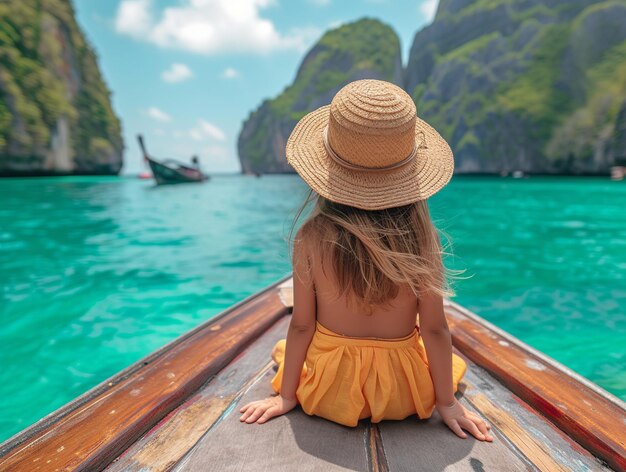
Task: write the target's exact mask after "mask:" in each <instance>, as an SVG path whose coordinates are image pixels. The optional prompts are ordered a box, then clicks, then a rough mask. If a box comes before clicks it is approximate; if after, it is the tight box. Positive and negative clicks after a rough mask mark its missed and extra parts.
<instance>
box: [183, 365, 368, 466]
mask: <svg viewBox="0 0 626 472" xmlns="http://www.w3.org/2000/svg"><path fill="white" fill-rule="evenodd" d="M273 374H274V372H273V370H271V369H270V370H268V371H267V373H266V375H264V376H263V377H261V378H260V380H259V381H258V382H257V383H256V384H255V385H254V386H253V387H252V388H251V389H250V390H249V391H248V392H246V393H245V394H244V395H243V396H242V398H241V399H240V400H239V401H237V403H236V405H235V406H234V407H233V408H232V410H229V412H228V413H227V414H226V415H225V416H224V417H223V418H222V419H221V420H220V421H219V423H217V424H216V425H215V426H214V427H213V429H211V430H210V431H209V432H208V434H206V435H205V436H203V437H202V439H201V440H200V441H199V442H198V443H197V444H196V446H195V447H194V448H193V449H192V450H191V451H190V452H189V453H188V454H187V455H186V456H185V457H184V458H183V459H182V460H181V461H180V463H179V464H178V465H177V466H176V467H174V469H173V470H175V471H178V472H181V471H189V472H196V471H199V470H201V471H205V472H211V471H219V472H226V471H239V472H245V471H255V472H256V471H260V470H268V471H269V470H271V471H276V472H279V471H294V470H297V471H298V472H307V471H312V472H318V471H324V472H333V471H347V470H357V471H367V470H368V469H369V465H368V460H367V457H368V454H367V452H366V448H367V444H368V442H369V437H368V432H367V428H366V421H361V422H360V423H359V425H358V426H357V427H355V428H349V427H346V426H341V425H339V424H336V423H333V422H330V421H327V420H325V419H322V418H319V417H315V416H308V415H306V414H305V413H304V412H303V411H302V410H301V409H300V407H296V409H295V410H293V411H291V412H289V413H288V414H287V415H284V416H279V417H277V418H273V419H271V420H270V421H268V422H267V423H265V424H246V423H242V422H240V421H239V417H240V416H241V415H240V413H239V408H240V406H241V405H244V404H246V403H248V402H250V401H254V400H257V399H260V398H264V397H265V396H267V395H270V394H271V393H272V389H271V386H270V379H271V376H272V375H273Z"/></svg>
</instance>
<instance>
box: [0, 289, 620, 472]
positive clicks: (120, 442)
mask: <svg viewBox="0 0 626 472" xmlns="http://www.w3.org/2000/svg"><path fill="white" fill-rule="evenodd" d="M290 282H291V281H290V279H285V280H283V281H280V282H279V283H276V284H274V285H272V286H270V287H268V288H267V289H265V290H263V291H262V292H260V293H258V294H256V295H254V296H252V297H250V298H248V299H247V300H244V301H243V302H241V303H239V304H237V305H235V306H234V307H232V308H230V309H228V310H227V311H225V312H224V313H222V314H221V315H219V316H217V317H216V318H213V319H212V320H210V321H208V322H206V323H204V324H203V325H201V326H199V327H197V328H196V329H194V330H192V331H190V332H189V333H187V334H185V335H183V336H181V337H180V338H178V339H176V340H175V341H173V342H171V343H170V344H168V345H166V346H164V347H163V348H161V349H159V350H158V351H156V352H155V353H153V354H151V355H149V356H148V357H146V358H145V359H142V360H141V361H139V362H137V363H135V364H133V365H132V366H130V367H129V368H127V369H125V370H124V371H122V372H120V373H119V374H117V375H115V376H113V377H111V378H110V379H108V380H106V381H104V382H103V383H101V384H100V385H98V386H97V387H95V388H94V389H92V390H90V391H89V392H87V393H85V394H84V395H82V396H81V397H79V398H77V399H76V400H74V401H72V402H70V403H69V404H67V405H66V406H64V407H62V408H61V409H60V410H58V411H56V412H54V413H52V414H51V415H49V416H48V417H46V418H44V419H42V420H41V421H39V422H38V423H36V424H35V425H33V426H31V427H29V428H27V429H26V430H24V431H23V432H21V433H19V434H17V435H16V436H14V437H13V438H11V439H9V440H8V441H7V442H5V443H4V444H2V445H0V470H2V471H52V470H89V471H91V470H106V471H108V472H114V471H164V470H176V471H194V472H195V471H230V470H237V471H257V470H272V471H296V470H297V471H318V470H319V471H324V472H325V471H340V470H341V471H346V470H353V471H413V470H420V471H430V470H432V471H442V470H444V469H445V470H463V471H466V470H468V471H469V470H472V471H483V470H484V471H490V470H493V471H520V470H542V471H569V470H576V471H578V470H581V471H582V470H590V471H607V470H626V405H625V404H624V403H623V402H622V401H620V400H619V399H617V398H616V397H614V396H612V395H610V394H609V393H607V392H606V391H604V390H602V389H601V388H599V387H598V386H596V385H594V384H592V383H591V382H589V381H587V380H585V379H584V378H582V377H580V376H579V375H577V374H575V373H574V372H572V371H571V370H569V369H567V368H566V367H564V366H563V365H561V364H559V363H558V362H556V361H554V360H553V359H551V358H549V357H546V356H545V355H543V354H542V353H540V352H538V351H536V350H534V349H533V348H531V347H529V346H527V345H526V344H524V343H522V342H521V341H519V340H518V339H516V338H514V337H512V336H511V335H509V334H507V333H505V332H503V331H502V330H500V329H498V328H497V327H495V326H493V325H492V324H490V323H488V322H487V321H485V320H484V319H482V318H480V317H479V316H478V315H476V314H474V313H471V312H470V311H468V310H466V309H464V308H463V307H461V306H459V305H457V304H455V303H452V302H449V301H448V302H446V314H447V317H448V321H449V325H450V329H451V332H452V337H453V345H454V350H455V352H456V353H457V354H459V355H460V356H462V357H463V358H464V359H465V360H466V361H467V363H468V370H467V373H466V375H465V377H464V378H463V380H462V382H461V384H460V386H459V392H458V393H457V397H458V398H459V401H461V402H462V403H463V404H464V405H465V406H466V407H467V408H469V409H470V410H472V411H475V412H477V413H478V414H479V415H481V416H483V417H485V418H486V419H487V420H488V421H489V422H490V423H491V425H492V433H493V436H494V441H493V443H491V444H490V443H484V442H480V441H477V440H474V439H473V438H472V437H471V436H470V437H469V438H468V439H461V438H458V437H456V436H454V434H453V433H452V432H450V431H449V430H448V429H447V427H446V426H445V425H444V424H443V423H442V422H441V419H440V418H439V417H438V416H437V413H436V412H435V413H434V414H433V416H432V417H431V418H429V419H427V420H418V419H417V418H416V417H411V418H407V419H405V420H403V421H383V422H381V423H378V424H372V423H371V422H369V420H362V421H361V422H360V423H359V425H358V426H357V427H356V428H348V427H344V426H340V425H337V424H335V423H332V422H330V421H326V420H324V419H322V418H318V417H310V416H307V415H305V414H304V413H303V412H302V410H301V409H300V408H299V407H297V408H296V409H295V410H293V411H292V412H290V413H289V414H287V415H285V416H281V417H278V418H274V419H272V420H270V421H269V422H267V423H266V424H264V425H258V424H252V425H249V424H245V423H241V422H240V421H239V413H238V408H239V406H240V405H242V404H244V403H246V402H248V401H250V400H253V399H258V398H261V397H263V396H264V395H268V394H270V393H271V387H270V384H269V381H270V378H271V376H272V375H273V373H274V370H273V363H272V361H271V358H270V352H271V348H272V347H273V345H274V343H275V341H276V340H278V339H280V338H283V337H285V336H286V331H287V327H288V324H289V319H290V306H291V299H292V290H291V284H290Z"/></svg>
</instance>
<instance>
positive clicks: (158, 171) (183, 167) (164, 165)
mask: <svg viewBox="0 0 626 472" xmlns="http://www.w3.org/2000/svg"><path fill="white" fill-rule="evenodd" d="M137 140H138V141H139V146H140V147H141V151H142V152H143V158H144V159H145V160H146V161H147V162H148V165H150V169H151V170H152V175H153V176H154V179H155V180H156V183H157V185H165V184H183V183H189V182H204V181H207V180H209V176H208V175H206V174H204V173H203V172H202V171H201V170H200V169H199V167H192V166H190V165H187V164H184V163H182V162H180V161H177V160H175V159H165V160H163V161H157V160H155V159H153V158H152V157H150V156H149V155H148V152H147V151H146V146H145V145H144V142H143V136H141V135H137ZM193 161H194V163H195V164H197V162H198V159H197V158H195V157H194V159H193Z"/></svg>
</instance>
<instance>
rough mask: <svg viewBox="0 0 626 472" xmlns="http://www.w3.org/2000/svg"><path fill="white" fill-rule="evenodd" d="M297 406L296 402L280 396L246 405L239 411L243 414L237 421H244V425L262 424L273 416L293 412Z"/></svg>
mask: <svg viewBox="0 0 626 472" xmlns="http://www.w3.org/2000/svg"><path fill="white" fill-rule="evenodd" d="M297 404H298V400H296V399H294V400H289V399H287V398H283V396H282V395H276V396H275V397H268V398H265V399H264V400H257V401H255V402H251V403H248V404H247V405H245V406H244V407H242V408H241V409H240V410H239V413H243V415H241V418H239V421H245V422H246V423H254V422H255V421H256V422H257V423H259V424H262V423H265V422H266V421H267V420H269V419H270V418H273V417H274V416H280V415H284V414H285V413H287V412H289V411H291V410H293V409H294V408H295V406H296V405H297Z"/></svg>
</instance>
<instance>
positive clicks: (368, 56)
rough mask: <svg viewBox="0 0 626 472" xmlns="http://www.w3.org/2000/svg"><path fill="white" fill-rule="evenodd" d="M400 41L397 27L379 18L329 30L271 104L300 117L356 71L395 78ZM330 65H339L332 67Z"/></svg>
mask: <svg viewBox="0 0 626 472" xmlns="http://www.w3.org/2000/svg"><path fill="white" fill-rule="evenodd" d="M399 50H400V40H399V39H398V36H397V35H396V33H395V32H394V31H393V29H392V28H391V27H389V26H387V25H385V24H383V23H381V22H380V21H378V20H373V19H368V18H364V19H362V20H359V21H356V22H354V23H349V24H346V25H342V26H340V27H339V28H337V29H333V30H330V31H328V32H326V33H325V34H324V35H323V36H322V37H321V39H320V40H319V41H318V43H317V44H316V45H315V47H314V48H313V50H312V51H311V52H310V53H309V55H308V56H307V58H305V61H304V62H303V64H302V66H301V68H300V70H299V71H298V75H297V77H296V80H295V81H294V83H293V84H292V85H290V86H289V87H287V88H286V89H285V90H284V91H283V93H281V94H280V95H279V96H278V97H276V98H275V99H274V100H271V101H270V107H271V108H272V111H274V112H275V113H276V114H277V115H278V116H281V117H287V116H289V117H290V118H292V119H294V120H298V119H299V118H300V117H301V116H303V115H304V114H306V113H308V112H309V111H311V110H310V107H309V106H308V105H309V103H310V102H311V101H313V100H315V99H316V98H317V97H319V96H320V95H323V94H325V93H327V92H329V91H330V90H332V89H334V88H336V87H337V86H339V85H342V84H345V83H346V82H348V81H349V79H350V77H351V76H353V75H354V74H355V73H356V72H358V71H362V70H369V71H377V72H379V73H381V75H382V77H381V78H382V79H384V80H389V81H393V71H394V63H393V61H394V59H395V58H396V57H397V56H398V53H399ZM329 64H333V65H335V64H338V66H337V65H335V67H333V68H328V65H329Z"/></svg>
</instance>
